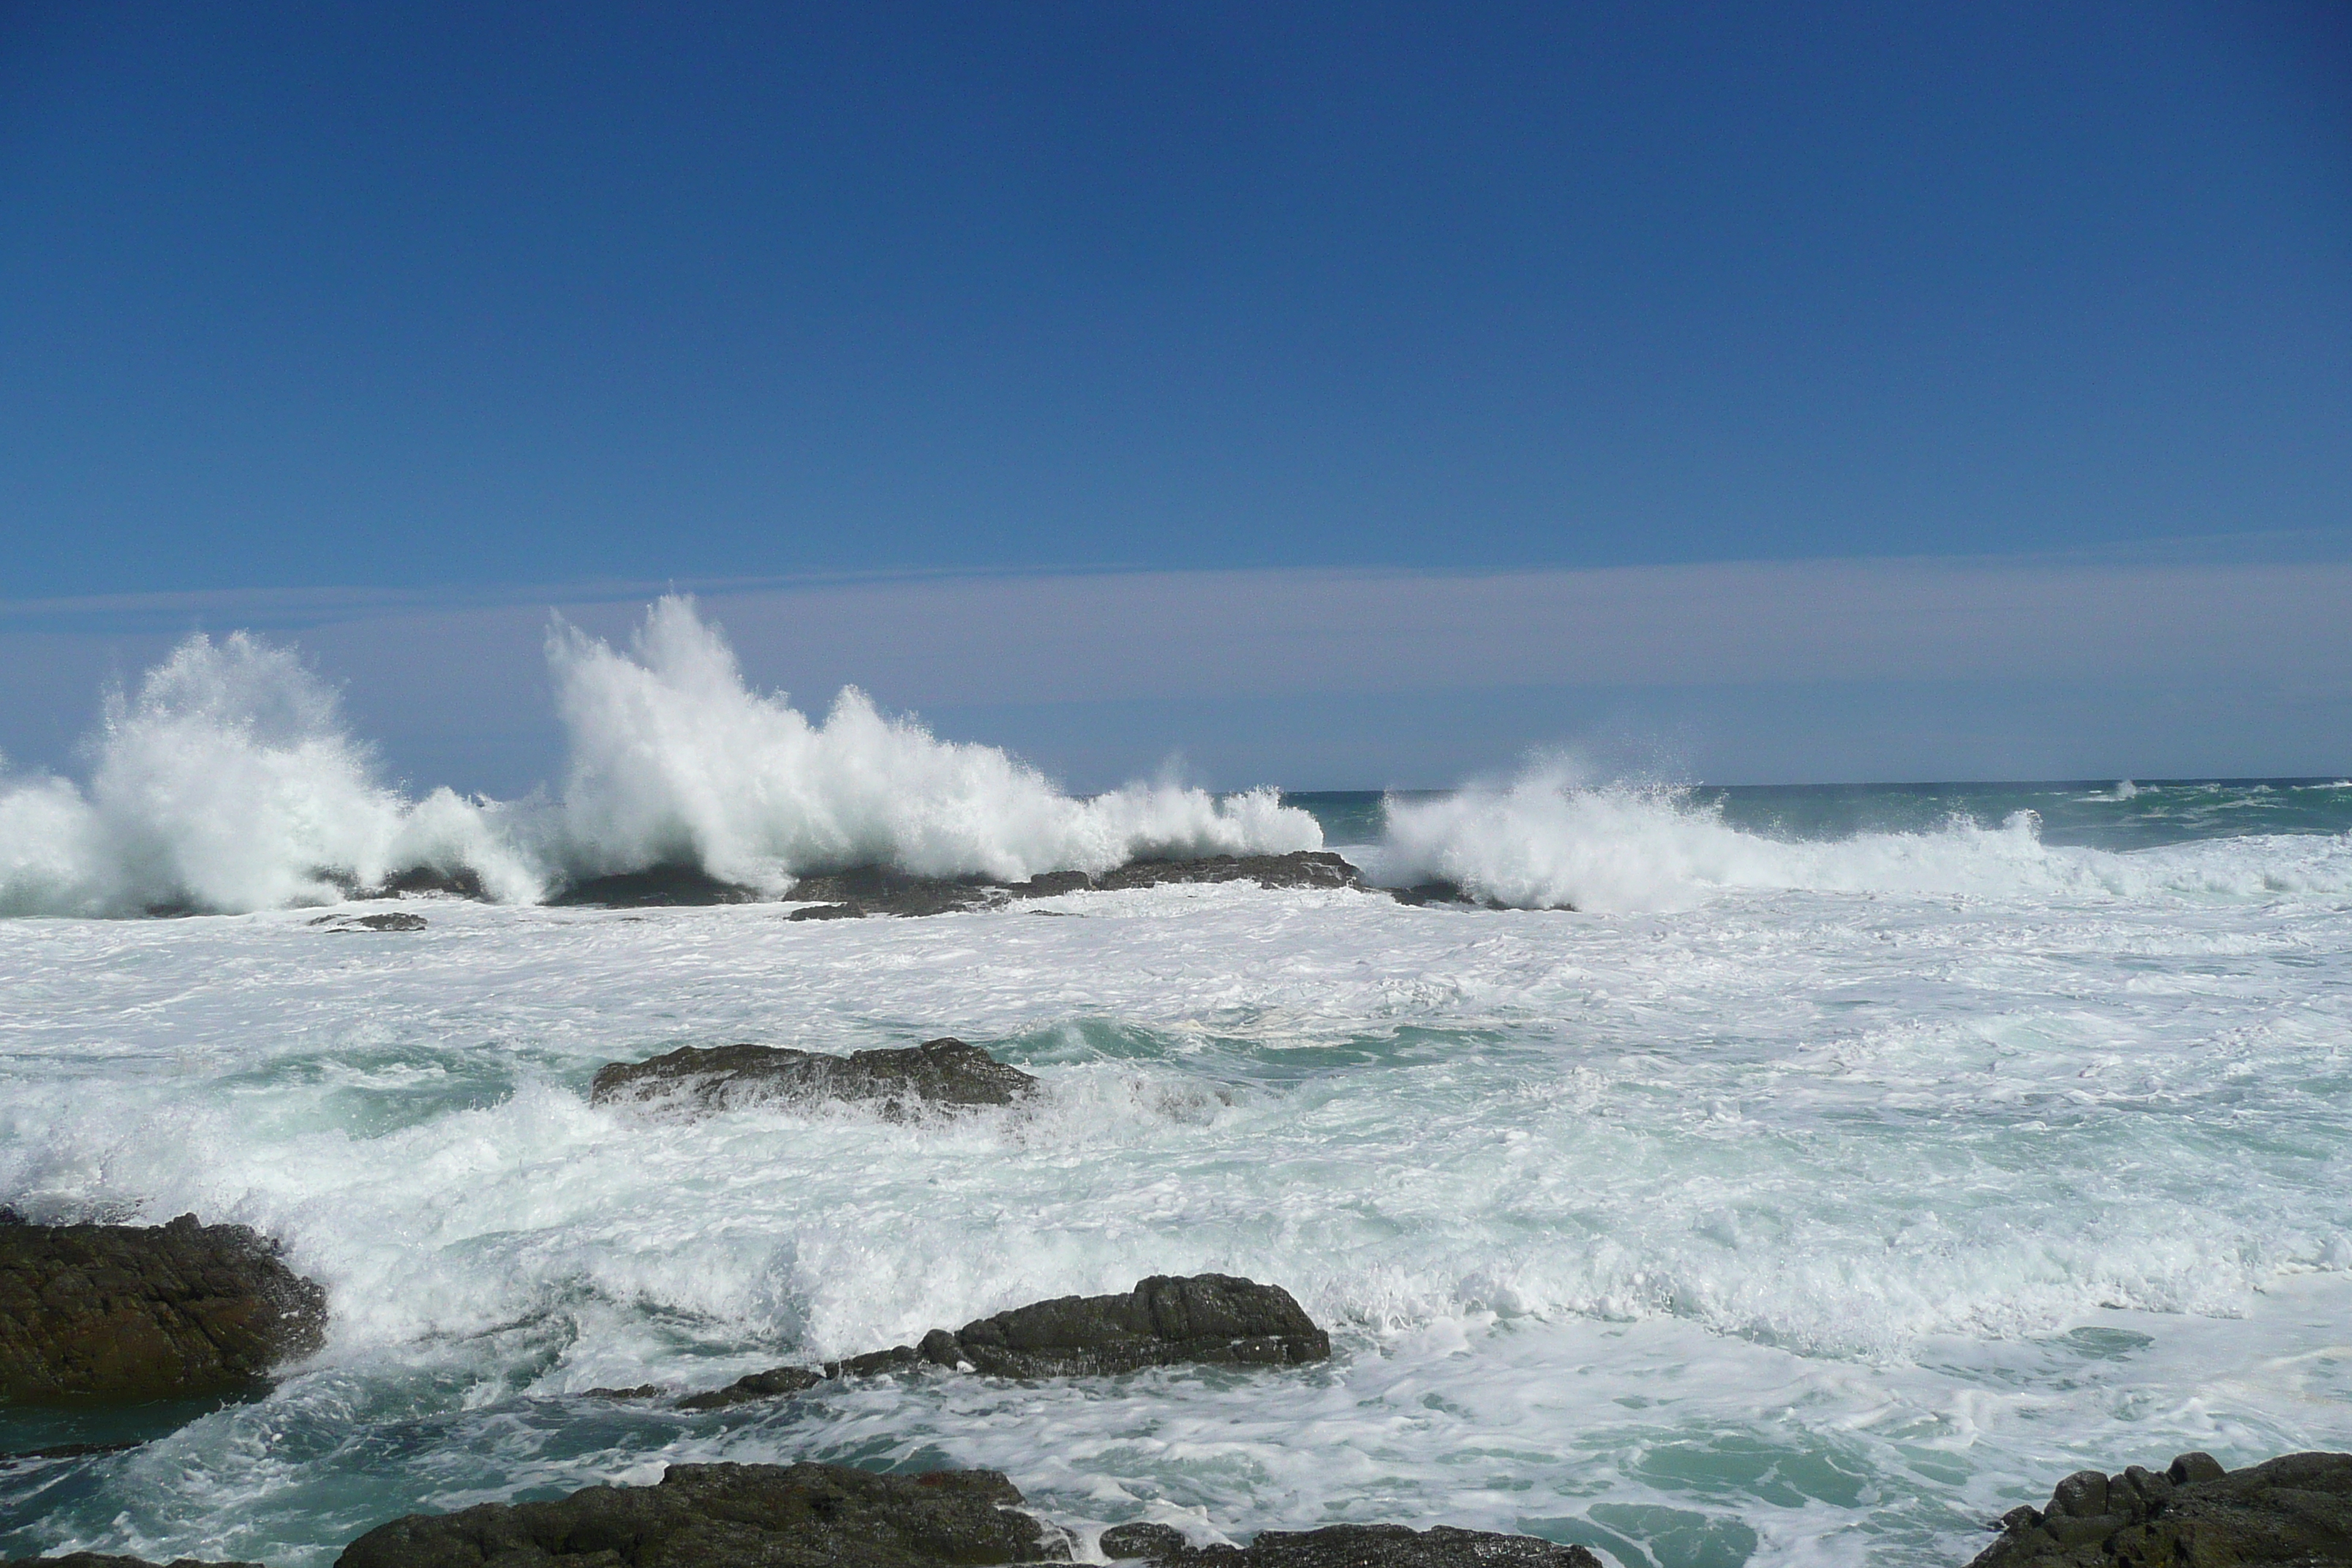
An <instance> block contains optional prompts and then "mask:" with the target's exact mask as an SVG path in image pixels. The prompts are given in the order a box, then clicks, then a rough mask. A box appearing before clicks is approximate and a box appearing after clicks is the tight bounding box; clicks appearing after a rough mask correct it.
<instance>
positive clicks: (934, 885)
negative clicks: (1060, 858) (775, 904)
mask: <svg viewBox="0 0 2352 1568" xmlns="http://www.w3.org/2000/svg"><path fill="white" fill-rule="evenodd" d="M786 896H787V897H789V898H791V899H793V900H794V901H796V902H797V901H803V900H805V901H808V902H811V903H814V904H816V905H818V906H820V907H824V906H831V908H832V910H833V911H834V912H832V913H828V914H817V913H814V912H812V911H810V910H799V911H796V912H795V913H794V915H793V919H795V920H833V919H839V918H842V917H844V916H856V915H906V916H913V915H948V914H954V913H956V912H958V911H959V910H977V909H986V908H989V907H991V906H992V905H995V904H1001V903H1003V901H1004V900H1005V899H1006V898H1007V897H1008V896H1009V895H1008V894H1007V892H1006V890H1005V889H1004V887H1003V884H1001V883H995V882H991V881H989V880H988V879H985V878H982V877H918V876H914V875H911V874H910V873H908V872H905V871H899V870H895V869H893V868H890V867H887V866H853V867H851V868H849V869H848V870H846V871H834V872H829V873H826V874H824V875H822V876H814V877H803V878H801V879H799V880H798V881H796V882H794V883H793V890H792V892H791V893H790V894H788V895H786Z"/></svg>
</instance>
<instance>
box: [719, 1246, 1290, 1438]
mask: <svg viewBox="0 0 2352 1568" xmlns="http://www.w3.org/2000/svg"><path fill="white" fill-rule="evenodd" d="M1330 1354H1331V1336H1330V1335H1328V1334H1327V1333H1325V1332H1324V1331H1322V1330H1321V1329H1319V1328H1318V1327H1317V1326H1316V1325H1315V1321H1314V1320H1313V1319H1311V1318H1309V1317H1308V1316H1307V1312H1306V1310H1305V1309H1303V1308H1302V1307H1300V1306H1299V1304H1298V1303H1297V1300H1294V1299H1293V1298H1292V1296H1291V1294H1290V1292H1289V1291H1287V1290H1285V1289H1282V1288H1281V1287H1280V1286H1278V1285H1260V1284H1258V1283H1257V1282H1256V1281H1255V1280H1253V1279H1236V1278H1234V1276H1232V1275H1230V1274H1195V1275H1192V1276H1190V1277H1187V1278H1177V1277H1173V1276H1170V1275H1165V1274H1157V1275H1154V1276H1152V1277H1151V1278H1150V1279H1145V1280H1142V1281H1140V1282H1139V1283H1138V1284H1137V1285H1136V1287H1135V1289H1132V1290H1129V1291H1128V1292H1126V1293H1125V1294H1124V1295H1118V1296H1061V1297H1056V1298H1055V1300H1050V1301H1039V1302H1035V1303H1034V1304H1032V1305H1030V1306H1026V1307H1016V1308H1014V1309H1013V1310H1012V1311H1009V1312H999V1313H997V1314H996V1315H995V1316H994V1317H992V1318H979V1319H975V1320H974V1321H971V1322H969V1323H966V1324H965V1325H964V1326H963V1327H962V1328H961V1329H957V1330H955V1331H949V1330H946V1329H934V1330H932V1331H930V1332H929V1333H928V1334H925V1335H924V1336H923V1340H922V1342H921V1343H920V1344H917V1345H899V1346H898V1347H896V1348H894V1349H891V1350H887V1351H875V1352H870V1353H869V1354H866V1355H861V1356H853V1357H851V1358H850V1359H848V1360H846V1361H837V1362H829V1363H826V1364H825V1366H824V1370H823V1371H821V1372H820V1371H818V1370H817V1369H815V1368H813V1367H802V1366H780V1367H775V1368H772V1370H770V1371H767V1372H758V1373H752V1374H751V1376H749V1377H745V1378H740V1379H738V1380H737V1381H736V1382H734V1383H732V1384H729V1385H728V1386H726V1387H725V1388H715V1389H711V1390H709V1392H707V1393H703V1394H690V1395H688V1397H687V1398H685V1399H682V1400H680V1401H679V1402H678V1408H679V1409H681V1410H719V1409H724V1408H726V1407H727V1406H728V1405H741V1404H745V1403H748V1402H750V1401H751V1400H755V1399H773V1398H776V1397H778V1396H780V1395H783V1394H798V1393H801V1392H802V1391H803V1390H805V1389H810V1388H814V1387H815V1386H816V1385H817V1384H820V1383H823V1382H824V1381H825V1380H826V1379H829V1378H835V1377H858V1376H869V1375H872V1374H874V1373H886V1372H900V1371H914V1370H917V1369H919V1368H922V1367H925V1366H932V1367H944V1368H947V1369H949V1370H950V1371H964V1372H979V1373H989V1374H991V1375H993V1376H997V1377H1087V1376H1097V1377H1098V1376H1104V1375H1108V1374H1111V1373H1124V1372H1136V1371H1139V1370H1140V1369H1142V1368H1144V1367H1148V1366H1174V1365H1178V1364H1181V1363H1196V1364H1203V1365H1209V1366H1298V1365H1303V1364H1305V1363H1308V1362H1318V1361H1326V1360H1328V1359H1329V1358H1330Z"/></svg>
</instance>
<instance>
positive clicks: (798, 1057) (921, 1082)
mask: <svg viewBox="0 0 2352 1568" xmlns="http://www.w3.org/2000/svg"><path fill="white" fill-rule="evenodd" d="M1036 1090H1037V1080H1036V1079H1034V1078H1031V1077H1030V1076H1029V1075H1028V1074H1027V1073H1025V1072H1023V1071H1022V1070H1021V1069H1020V1068H1013V1067H1007V1066H1005V1065H1004V1064H1003V1062H1000V1061H998V1060H997V1059H996V1058H994V1057H992V1056H990V1055H989V1054H988V1053H987V1052H986V1051H983V1050H982V1049H981V1048H980V1047H978V1046H968V1045H965V1044H964V1043H963V1042H962V1041H961V1040H953V1039H939V1040H926V1041H924V1042H923V1043H922V1044H921V1045H919V1046H906V1047H898V1048H896V1049H889V1050H875V1051H854V1052H852V1053H851V1054H850V1055H848V1056H845V1057H830V1056H824V1055H823V1054H821V1053H819V1052H816V1051H796V1050H793V1049H790V1048H788V1047H782V1046H753V1045H741V1046H713V1047H701V1046H681V1047H678V1048H677V1050H674V1051H670V1052H667V1054H665V1055H662V1056H658V1057H654V1058H649V1059H647V1060H646V1061H641V1062H610V1063H607V1064H606V1065H605V1066H604V1067H603V1068H598V1069H597V1072H596V1077H595V1078H594V1079H593V1080H592V1082H591V1083H590V1085H589V1088H588V1100H589V1102H590V1103H591V1104H598V1105H601V1104H604V1102H606V1101H608V1100H625V1099H635V1098H641V1097H648V1096H652V1095H656V1094H677V1095H681V1096H684V1097H685V1098H687V1099H688V1100H692V1101H693V1102H694V1103H696V1104H698V1105H700V1106H703V1107H705V1108H707V1109H709V1110H726V1109H731V1108H733V1107H736V1106H742V1105H756V1104H760V1103H761V1102H763V1101H768V1100H855V1101H858V1102H861V1103H866V1102H878V1104H879V1106H880V1108H881V1110H882V1113H883V1114H884V1115H885V1116H888V1117H893V1118H896V1117H902V1116H906V1115H908V1114H909V1113H910V1112H911V1111H913V1110H915V1109H916V1108H918V1107H919V1106H938V1107H941V1108H944V1109H950V1110H952V1109H956V1108H960V1107H967V1106H977V1105H1011V1104H1013V1102H1014V1101H1015V1100H1024V1099H1026V1098H1027V1097H1029V1096H1030V1095H1032V1094H1034V1093H1035V1092H1036Z"/></svg>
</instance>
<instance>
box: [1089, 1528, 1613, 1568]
mask: <svg viewBox="0 0 2352 1568" xmlns="http://www.w3.org/2000/svg"><path fill="white" fill-rule="evenodd" d="M1102 1549H1103V1555H1104V1556H1106V1557H1108V1558H1109V1559H1110V1560H1111V1561H1112V1562H1114V1563H1120V1562H1134V1561H1142V1562H1146V1563H1154V1564H1165V1565H1166V1568H1603V1565H1602V1563H1601V1559H1600V1558H1598V1557H1596V1556H1594V1555H1593V1554H1592V1553H1591V1552H1589V1551H1587V1550H1585V1549H1584V1548H1583V1547H1581V1546H1562V1545H1559V1543H1557V1542H1549V1541H1541V1540H1538V1539H1537V1538H1536V1537H1534V1536H1532V1535H1496V1534H1493V1533H1491V1532H1489V1531H1483V1530H1455V1529H1454V1528H1453V1527H1452V1526H1450V1525H1443V1524H1441V1525H1439V1526H1437V1527H1436V1528H1435V1529H1434V1530H1408V1529H1406V1528H1405V1527H1404V1526H1403V1525H1402V1524H1331V1525H1326V1526H1324V1527H1323V1528H1322V1529H1321V1530H1298V1531H1293V1530H1269V1531H1264V1532H1263V1533H1261V1534H1260V1535H1259V1536H1258V1538H1257V1539H1256V1540H1255V1541H1253V1542H1250V1543H1249V1544H1248V1545H1247V1546H1191V1545H1187V1544H1186V1543H1185V1541H1184V1537H1183V1536H1182V1535H1181V1533H1179V1532H1178V1531H1174V1530H1171V1529H1170V1528H1169V1527H1168V1526H1167V1525H1164V1524H1122V1525H1118V1526H1116V1527H1114V1528H1113V1529H1110V1530H1106V1531H1103V1533H1102Z"/></svg>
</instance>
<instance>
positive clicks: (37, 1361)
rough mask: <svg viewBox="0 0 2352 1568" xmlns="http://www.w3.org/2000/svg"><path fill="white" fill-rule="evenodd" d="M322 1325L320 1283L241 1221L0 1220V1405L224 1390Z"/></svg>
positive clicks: (297, 1346) (309, 1345)
mask: <svg viewBox="0 0 2352 1568" xmlns="http://www.w3.org/2000/svg"><path fill="white" fill-rule="evenodd" d="M326 1322H327V1298H326V1292H325V1291H323V1290H321V1289H320V1288H319V1287H318V1286H317V1285H316V1284H314V1283H312V1282H311V1281H310V1280H308V1279H303V1278H302V1277H301V1276H300V1275H298V1274H296V1273H295V1272H294V1271H293V1270H292V1269H290V1268H287V1267H286V1265H285V1264H284V1263H283V1262H281V1261H280V1260H279V1259H278V1256H277V1254H276V1252H275V1250H274V1249H273V1248H272V1247H270V1246H269V1245H268V1243H266V1242H265V1241H263V1240H262V1238H261V1237H258V1236H257V1235H255V1234H254V1233H253V1232H252V1231H251V1230H248V1229H247V1228H246V1227H245V1226H235V1225H215V1226H206V1225H202V1224H199V1223H198V1222H197V1220H196V1216H195V1215H181V1216H180V1217H179V1218H177V1219H175V1220H173V1221H172V1223H171V1224H169V1225H164V1226H121V1225H62V1226H47V1225H27V1224H25V1223H23V1222H22V1221H17V1222H16V1223H13V1224H8V1223H0V1400H10V1401H20V1402H28V1403H54V1402H58V1401H73V1400H85V1399H88V1400H144V1399H173V1398H186V1397H190V1396H193V1395H198V1394H215V1393H226V1392H230V1391H233V1390H236V1389H237V1388H240V1387H243V1386H246V1385H249V1384H253V1383H255V1382H257V1380H259V1379H261V1378H262V1377H264V1376H266V1375H267V1374H268V1372H269V1370H270V1369H271V1368H272V1367H274V1366H276V1365H278V1363H281V1362H284V1361H287V1360H289V1359H291V1358H293V1357H297V1356H301V1355H307V1354H309V1353H310V1352H313V1351H315V1350H317V1349H318V1348H319V1346H320V1343H321V1342H322V1340H323V1337H324V1333H325V1329H326Z"/></svg>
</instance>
